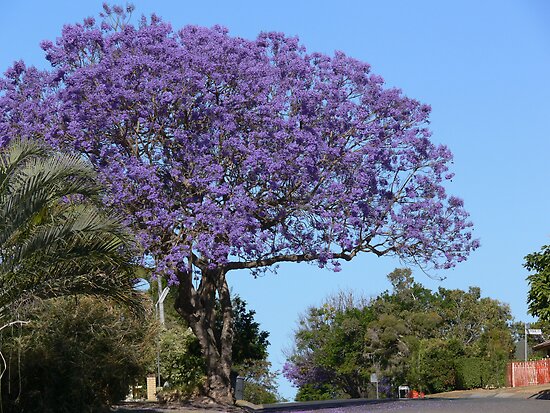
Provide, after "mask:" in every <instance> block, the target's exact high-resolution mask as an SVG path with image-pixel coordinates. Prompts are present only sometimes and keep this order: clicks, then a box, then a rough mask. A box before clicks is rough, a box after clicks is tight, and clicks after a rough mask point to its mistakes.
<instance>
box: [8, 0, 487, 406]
mask: <svg viewBox="0 0 550 413" xmlns="http://www.w3.org/2000/svg"><path fill="white" fill-rule="evenodd" d="M131 10H132V8H131V7H130V8H128V9H127V10H126V11H125V10H123V9H122V8H120V7H113V8H110V7H108V6H105V7H104V13H103V16H104V21H103V22H102V23H100V24H96V23H95V20H94V19H92V18H88V19H86V20H85V21H84V22H83V23H82V24H76V25H66V26H65V27H64V29H63V33H62V36H61V37H60V38H58V39H57V41H56V42H55V43H53V42H49V41H46V42H44V43H43V44H42V47H43V49H44V50H45V52H46V58H47V60H48V61H49V62H50V63H51V69H50V70H48V71H45V72H40V71H38V70H36V69H34V68H27V67H25V65H24V64H23V63H22V62H18V63H16V64H15V65H14V66H13V67H12V68H11V69H9V70H8V71H7V74H6V77H5V78H4V79H3V81H2V85H1V86H2V88H1V89H2V93H1V94H0V96H1V97H0V109H1V115H0V141H6V140H8V139H9V137H10V136H13V134H14V133H15V134H17V133H19V134H21V133H33V134H36V133H42V134H43V135H44V136H45V138H46V139H47V140H49V141H50V142H52V143H54V144H57V145H62V146H63V145H68V146H69V147H70V148H72V149H77V150H79V151H81V152H82V153H83V154H84V155H85V156H87V157H88V159H89V160H90V161H91V162H92V163H93V164H94V165H95V167H96V168H97V170H98V171H99V173H100V175H101V177H102V180H103V182H105V183H106V184H107V185H108V186H109V188H110V190H111V194H112V195H111V197H110V198H109V199H108V204H109V205H113V206H116V207H117V208H119V209H120V210H121V211H124V214H125V215H126V216H128V217H129V219H130V220H131V222H132V224H133V226H134V228H135V229H136V230H137V231H139V232H140V237H141V241H142V243H143V245H144V246H145V248H146V255H147V258H148V260H149V262H150V261H151V259H152V260H153V261H154V267H155V272H156V273H157V274H158V275H161V276H164V277H166V278H168V279H169V280H170V282H171V283H173V284H177V285H178V298H177V300H176V303H175V305H176V308H177V310H178V312H179V313H180V315H181V316H182V317H184V318H185V319H186V321H187V322H188V324H189V325H190V327H191V328H192V329H193V332H194V333H195V335H196V336H197V338H198V340H199V343H200V346H201V349H202V352H203V355H204V357H205V359H206V364H207V366H206V368H207V385H208V388H209V394H210V396H211V397H212V398H214V399H216V400H218V401H221V402H225V403H230V402H232V395H231V391H230V372H231V346H232V335H233V328H232V311H231V297H230V294H229V288H228V285H227V280H226V275H227V273H228V272H229V271H233V270H242V269H248V270H252V271H253V272H258V271H263V270H265V269H266V268H268V267H271V266H273V265H276V264H277V263H280V262H315V263H317V264H318V265H319V266H320V267H330V268H332V269H334V270H338V269H339V268H340V264H339V261H340V260H351V259H353V258H354V257H355V256H357V255H358V254H360V253H372V254H376V255H377V256H382V255H395V256H398V257H400V258H403V259H408V260H412V261H414V262H416V263H419V264H421V265H435V266H436V267H437V268H449V267H452V266H454V265H455V264H456V263H457V262H460V261H462V260H464V259H466V257H467V256H468V254H469V253H470V251H471V250H472V249H474V248H476V246H477V241H474V240H473V239H472V237H471V229H470V228H471V225H472V224H471V223H470V222H469V221H468V219H467V217H468V214H467V213H466V211H465V210H464V208H463V203H462V201H461V200H460V199H458V198H455V197H448V196H447V194H446V193H445V190H444V188H443V186H442V183H443V181H444V180H446V179H450V178H451V176H452V174H449V173H448V167H447V165H448V163H449V162H450V160H451V153H450V151H449V150H448V149H447V148H446V147H444V146H439V145H435V144H433V143H432V142H431V141H430V131H429V130H428V129H427V125H428V115H429V112H430V108H429V107H428V106H427V105H423V104H420V103H419V102H417V101H415V100H413V99H410V98H407V97H405V96H403V95H402V93H401V92H400V91H399V90H397V89H387V88H384V85H383V80H382V78H381V77H380V76H377V75H374V74H372V73H371V71H370V66H369V65H368V64H366V63H363V62H359V61H357V60H355V59H352V58H349V57H347V56H345V55H344V54H343V53H341V52H337V53H336V54H335V55H334V56H333V57H329V56H326V55H323V54H320V53H312V54H308V53H306V50H305V48H304V47H303V46H301V45H300V44H299V43H298V40H297V39H296V38H289V37H286V36H284V35H282V34H280V33H262V34H260V35H259V36H258V38H257V39H256V40H252V41H250V40H245V39H242V38H236V37H231V36H229V35H228V33H227V30H226V29H224V28H221V27H219V26H216V27H213V28H211V29H207V28H202V27H196V26H187V27H184V28H183V29H181V30H178V31H174V30H173V29H172V27H171V26H170V25H169V24H167V23H164V22H162V21H161V20H160V19H159V18H158V17H157V16H154V15H153V16H152V17H151V19H147V18H145V17H143V18H142V19H141V20H140V23H139V25H137V26H133V25H131V24H128V23H127V18H126V12H127V11H131ZM216 302H219V304H220V307H219V308H220V312H221V314H222V315H223V317H222V318H223V323H222V324H221V328H220V329H218V328H216V322H215V320H216Z"/></svg>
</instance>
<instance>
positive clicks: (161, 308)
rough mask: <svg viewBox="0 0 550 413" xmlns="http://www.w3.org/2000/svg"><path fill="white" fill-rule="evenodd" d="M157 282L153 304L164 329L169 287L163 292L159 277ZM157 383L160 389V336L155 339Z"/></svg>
mask: <svg viewBox="0 0 550 413" xmlns="http://www.w3.org/2000/svg"><path fill="white" fill-rule="evenodd" d="M157 282H158V290H159V291H158V293H159V299H158V301H157V303H156V304H155V307H156V309H157V312H158V316H159V322H160V325H161V327H162V328H164V324H165V322H164V300H165V299H166V296H167V295H168V292H169V291H170V287H165V288H164V290H163V289H162V280H161V279H160V276H157ZM157 381H158V387H162V383H161V382H160V336H159V337H158V339H157Z"/></svg>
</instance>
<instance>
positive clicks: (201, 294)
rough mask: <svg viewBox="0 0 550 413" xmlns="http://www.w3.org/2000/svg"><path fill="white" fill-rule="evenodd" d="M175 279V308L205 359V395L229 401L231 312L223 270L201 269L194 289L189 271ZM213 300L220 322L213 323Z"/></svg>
mask: <svg viewBox="0 0 550 413" xmlns="http://www.w3.org/2000/svg"><path fill="white" fill-rule="evenodd" d="M178 278H179V281H180V284H179V287H178V296H177V299H176V302H175V307H176V311H177V312H178V313H179V314H180V315H181V316H182V317H183V318H184V319H185V320H186V321H187V323H188V324H189V327H191V329H192V330H193V333H195V335H196V336H197V339H198V340H199V344H200V348H201V352H202V355H203V356H204V359H205V362H206V378H207V381H206V386H205V387H206V388H205V390H206V395H207V397H209V398H211V399H212V400H214V401H215V402H216V403H220V404H233V392H232V388H231V379H230V374H231V348H232V344H233V314H232V309H231V297H230V295H229V287H228V285H227V280H226V278H225V271H223V270H220V269H214V270H203V271H202V277H201V281H200V284H199V286H198V287H197V288H195V287H194V286H193V282H192V279H191V275H189V273H183V272H182V273H180V274H178ZM217 300H219V303H220V311H221V316H222V317H221V320H222V323H221V325H220V323H219V322H218V323H217V322H216V301H217Z"/></svg>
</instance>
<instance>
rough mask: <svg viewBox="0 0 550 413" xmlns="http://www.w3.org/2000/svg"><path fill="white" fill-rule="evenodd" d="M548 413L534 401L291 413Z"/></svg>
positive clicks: (406, 403) (434, 402)
mask: <svg viewBox="0 0 550 413" xmlns="http://www.w3.org/2000/svg"><path fill="white" fill-rule="evenodd" d="M306 412H307V413H309V412H312V413H370V412H373V413H378V412H380V413H382V412H385V413H389V412H398V413H447V412H452V413H462V412H463V413H548V412H550V401H549V400H535V399H528V400H525V399H505V398H501V399H497V398H489V399H452V400H451V399H424V400H399V401H393V402H388V403H380V404H369V405H363V406H347V407H337V408H331V409H319V410H301V411H293V413H306Z"/></svg>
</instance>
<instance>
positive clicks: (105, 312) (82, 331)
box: [1, 297, 154, 413]
mask: <svg viewBox="0 0 550 413" xmlns="http://www.w3.org/2000/svg"><path fill="white" fill-rule="evenodd" d="M28 311H29V312H28V313H27V314H25V318H26V319H28V320H30V321H31V322H30V324H29V325H28V326H24V327H22V328H21V329H11V330H9V331H6V330H7V329H6V330H4V332H5V333H4V335H3V337H2V342H1V346H2V351H3V353H4V354H5V355H6V359H7V364H8V371H7V372H6V374H5V375H4V378H3V381H2V406H3V408H4V412H23V411H24V412H40V413H50V412H51V413H73V412H74V413H88V412H89V413H92V412H93V413H98V412H103V411H105V412H106V411H109V408H110V405H111V404H113V403H115V402H117V401H119V400H121V399H124V398H125V396H126V395H127V394H128V392H129V389H130V386H131V385H133V384H135V383H136V382H137V381H138V380H143V381H145V380H144V379H145V376H146V373H147V366H148V365H151V364H152V359H153V356H154V354H153V353H152V352H151V350H152V349H154V345H153V342H152V338H153V336H154V331H153V328H152V327H151V325H150V324H148V323H146V322H144V320H143V319H137V318H135V317H134V316H133V315H132V314H131V313H129V312H128V311H126V310H124V309H121V308H119V307H117V306H115V305H113V304H111V303H109V302H107V301H103V300H100V299H95V298H89V297H83V298H79V299H78V300H77V299H75V298H73V297H69V298H59V299H55V300H48V301H45V302H43V303H40V304H36V305H34V306H33V307H32V309H30V310H28Z"/></svg>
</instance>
